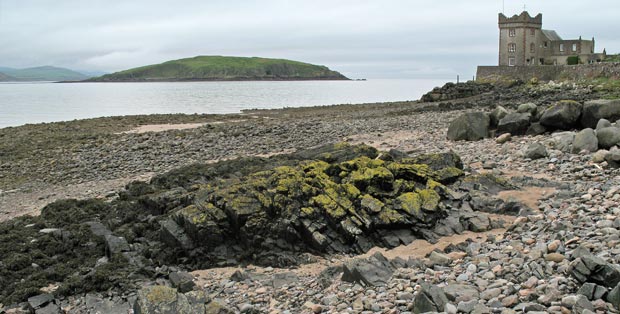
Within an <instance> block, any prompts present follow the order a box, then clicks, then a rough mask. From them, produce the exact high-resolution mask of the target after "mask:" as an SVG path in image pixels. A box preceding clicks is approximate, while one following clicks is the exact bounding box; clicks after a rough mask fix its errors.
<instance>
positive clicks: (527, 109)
mask: <svg viewBox="0 0 620 314" xmlns="http://www.w3.org/2000/svg"><path fill="white" fill-rule="evenodd" d="M537 110H538V106H536V104H534V103H531V102H528V103H525V104H520V105H519V107H517V112H518V113H529V114H531V115H532V116H535V115H536V111H537Z"/></svg>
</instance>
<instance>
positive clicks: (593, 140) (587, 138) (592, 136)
mask: <svg viewBox="0 0 620 314" xmlns="http://www.w3.org/2000/svg"><path fill="white" fill-rule="evenodd" d="M582 150H587V151H589V152H595V151H597V150H598V138H597V137H596V133H594V130H592V129H590V128H586V129H583V130H581V131H579V132H578V133H577V134H576V135H575V139H573V148H572V151H573V153H579V152H580V151H582Z"/></svg>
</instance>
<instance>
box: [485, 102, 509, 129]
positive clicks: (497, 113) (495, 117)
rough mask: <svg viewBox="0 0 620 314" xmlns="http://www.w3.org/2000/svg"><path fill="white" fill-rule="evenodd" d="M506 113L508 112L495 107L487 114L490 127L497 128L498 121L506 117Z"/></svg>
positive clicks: (500, 107)
mask: <svg viewBox="0 0 620 314" xmlns="http://www.w3.org/2000/svg"><path fill="white" fill-rule="evenodd" d="M508 113H509V112H508V110H507V109H506V108H504V107H502V106H497V107H495V109H493V111H491V113H490V114H489V117H490V118H491V127H494V128H495V127H497V124H498V123H499V120H501V119H503V118H504V117H505V116H507V115H508Z"/></svg>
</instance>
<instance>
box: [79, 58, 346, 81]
mask: <svg viewBox="0 0 620 314" xmlns="http://www.w3.org/2000/svg"><path fill="white" fill-rule="evenodd" d="M346 79H347V78H346V77H345V76H343V75H342V74H340V73H338V72H336V71H332V70H330V69H329V68H327V67H325V66H318V65H312V64H308V63H303V62H297V61H291V60H284V59H266V58H257V57H253V58H244V57H224V56H198V57H194V58H187V59H180V60H173V61H168V62H164V63H161V64H155V65H148V66H143V67H139V68H134V69H129V70H125V71H121V72H116V73H112V74H107V75H103V76H101V77H97V78H93V79H90V80H88V81H93V82H132V81H146V82H148V81H218V80H224V81H225V80H231V81H233V80H346Z"/></svg>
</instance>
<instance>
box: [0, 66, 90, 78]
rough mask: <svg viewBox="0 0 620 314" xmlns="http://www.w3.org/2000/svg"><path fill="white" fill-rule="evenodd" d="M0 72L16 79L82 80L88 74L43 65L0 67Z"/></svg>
mask: <svg viewBox="0 0 620 314" xmlns="http://www.w3.org/2000/svg"><path fill="white" fill-rule="evenodd" d="M0 73H2V74H4V75H5V76H9V77H11V79H12V80H14V81H81V80H85V79H87V78H88V76H86V75H84V74H82V73H79V72H76V71H73V70H69V69H65V68H58V67H53V66H42V67H35V68H27V69H12V68H6V67H0Z"/></svg>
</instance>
